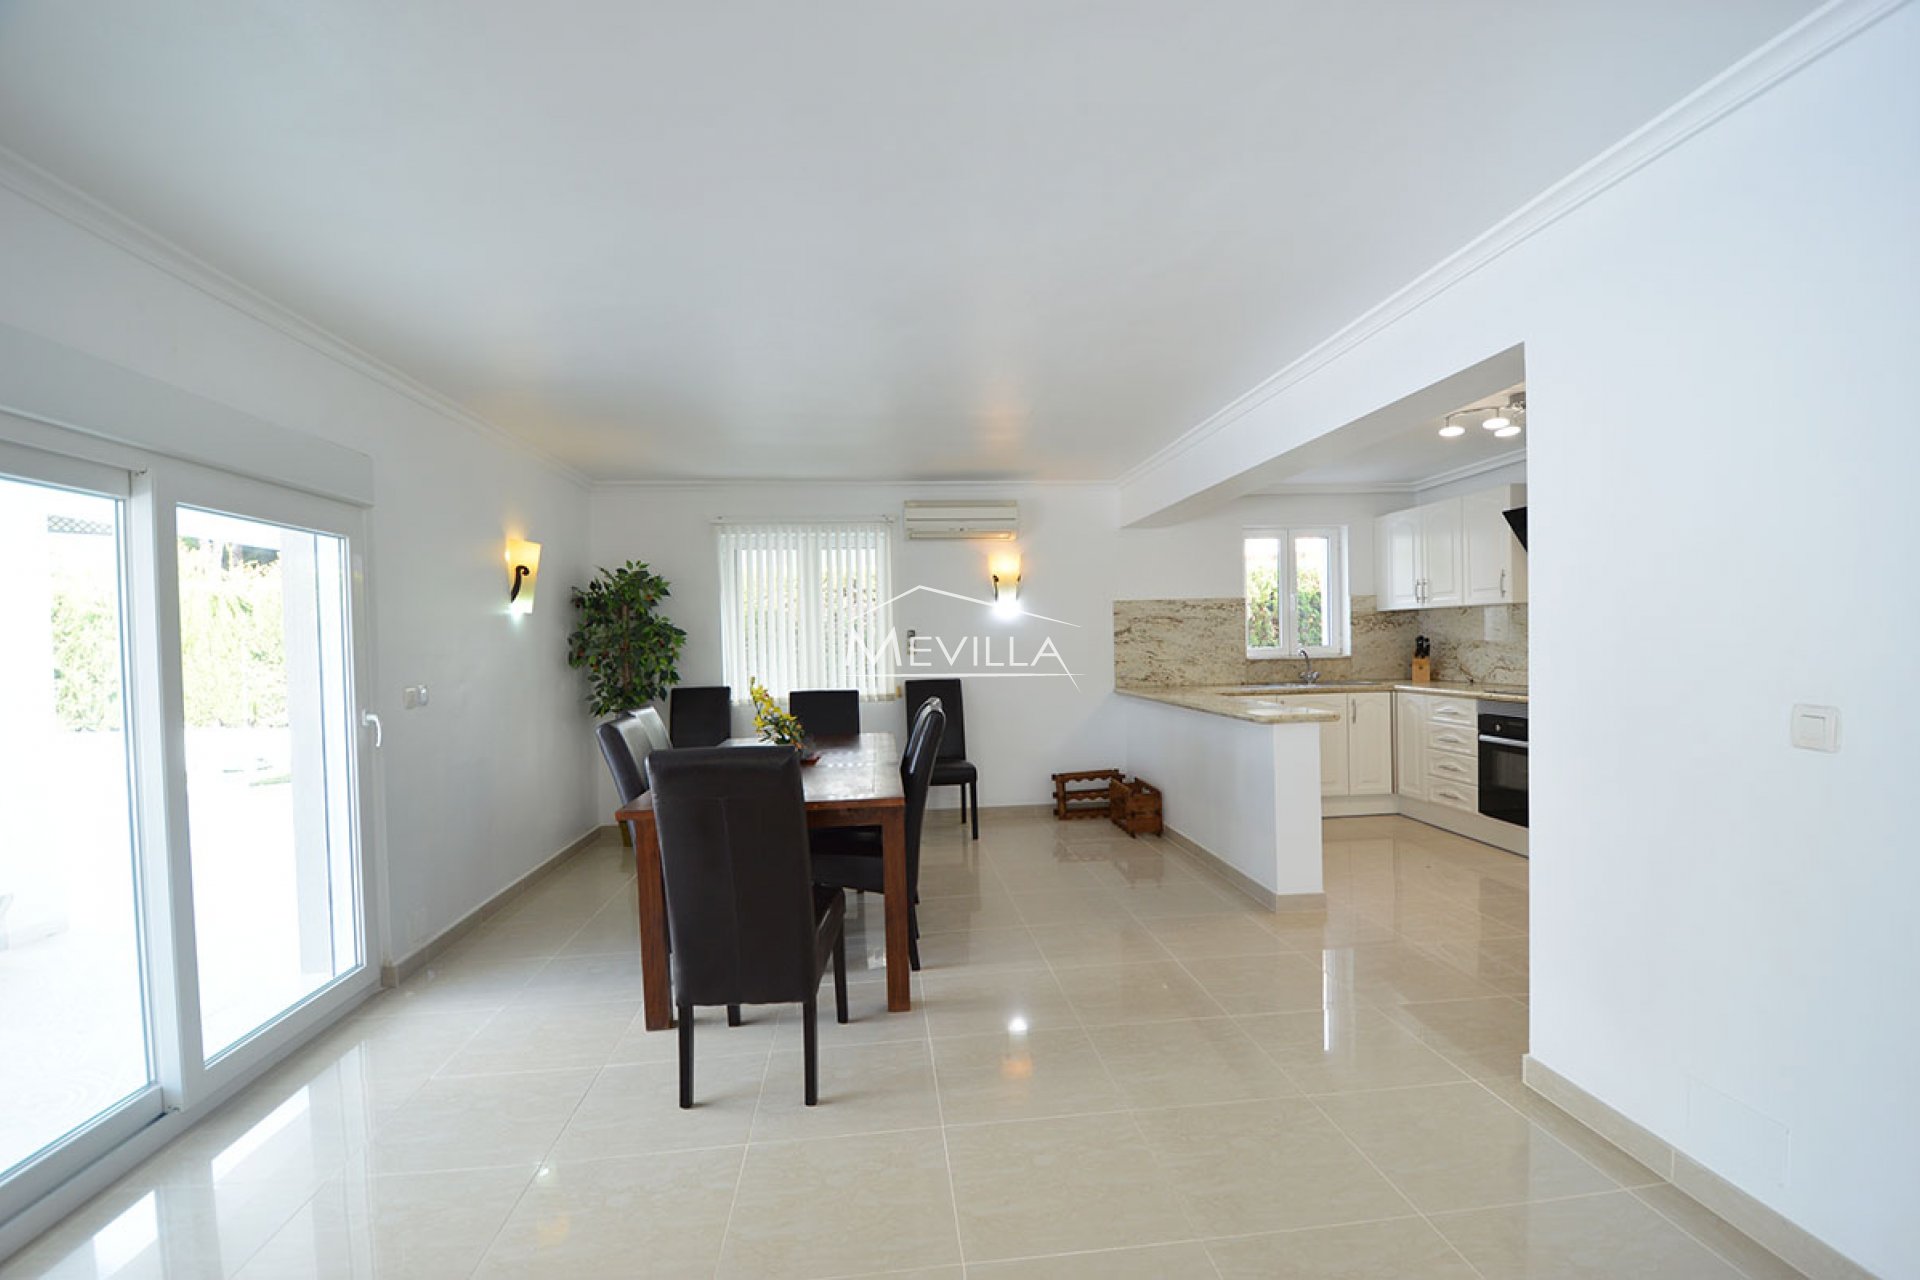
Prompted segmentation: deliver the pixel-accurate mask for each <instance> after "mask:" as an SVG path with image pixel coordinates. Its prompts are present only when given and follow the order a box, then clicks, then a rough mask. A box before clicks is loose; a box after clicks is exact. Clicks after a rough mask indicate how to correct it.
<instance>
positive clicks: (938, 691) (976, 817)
mask: <svg viewBox="0 0 1920 1280" xmlns="http://www.w3.org/2000/svg"><path fill="white" fill-rule="evenodd" d="M905 692H906V695H907V716H908V717H909V719H911V717H912V716H913V714H914V712H916V711H917V710H919V708H920V705H921V704H922V703H924V702H925V701H926V700H927V699H928V698H938V699H940V705H941V706H942V707H943V708H944V709H945V710H946V713H947V732H946V736H945V737H943V738H941V740H940V760H939V762H938V763H937V764H935V765H934V766H933V785H934V786H936V787H959V788H960V821H962V822H965V821H966V820H967V817H968V815H969V813H971V815H972V817H973V838H974V839H975V840H978V839H979V838H980V771H979V770H978V769H976V768H974V767H973V762H972V761H970V760H968V759H967V712H966V704H965V703H963V702H962V701H961V700H960V682H959V681H958V680H954V679H944V680H909V681H907V682H906V690H905ZM969 800H971V801H972V803H971V804H969V803H968V801H969Z"/></svg>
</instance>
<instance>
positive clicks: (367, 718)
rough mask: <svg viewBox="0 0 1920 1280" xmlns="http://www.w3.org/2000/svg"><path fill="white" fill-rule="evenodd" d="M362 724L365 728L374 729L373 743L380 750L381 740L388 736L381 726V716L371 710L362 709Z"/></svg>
mask: <svg viewBox="0 0 1920 1280" xmlns="http://www.w3.org/2000/svg"><path fill="white" fill-rule="evenodd" d="M360 724H361V726H362V727H363V728H367V729H372V730H373V745H374V748H375V749H376V750H378V749H379V746H380V742H381V740H382V739H383V738H385V737H386V734H385V732H384V731H383V730H382V729H381V727H380V717H379V716H377V715H375V714H373V712H371V711H362V712H361V713H360Z"/></svg>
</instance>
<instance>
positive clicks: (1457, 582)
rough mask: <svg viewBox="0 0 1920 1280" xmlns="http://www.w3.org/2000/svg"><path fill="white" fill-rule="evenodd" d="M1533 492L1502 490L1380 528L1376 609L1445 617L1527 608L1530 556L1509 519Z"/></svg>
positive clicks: (1411, 513) (1391, 515) (1380, 522)
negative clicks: (1455, 612)
mask: <svg viewBox="0 0 1920 1280" xmlns="http://www.w3.org/2000/svg"><path fill="white" fill-rule="evenodd" d="M1526 500H1527V487H1526V486H1525V485H1519V484H1507V485H1496V486H1494V487H1493V488H1491V489H1484V490H1481V491H1480V492H1478V493H1470V494H1468V495H1467V496H1466V497H1464V498H1447V499H1445V500H1444V501H1441V502H1429V503H1427V504H1425V505H1424V506H1418V507H1408V508H1407V509H1406V510H1404V511H1389V512H1388V513H1387V514H1385V515H1383V516H1377V517H1375V519H1374V522H1373V545H1374V555H1373V558H1374V607H1375V608H1378V609H1382V610H1390V609H1445V608H1451V607H1454V606H1457V605H1485V604H1519V603H1522V602H1523V601H1525V600H1526V598H1527V553H1526V549H1525V548H1523V547H1522V546H1521V545H1520V541H1519V539H1517V538H1515V537H1514V536H1513V530H1512V529H1511V528H1509V527H1508V525H1507V521H1506V517H1505V514H1504V513H1505V512H1506V511H1507V509H1508V508H1509V507H1517V506H1523V505H1525V503H1526Z"/></svg>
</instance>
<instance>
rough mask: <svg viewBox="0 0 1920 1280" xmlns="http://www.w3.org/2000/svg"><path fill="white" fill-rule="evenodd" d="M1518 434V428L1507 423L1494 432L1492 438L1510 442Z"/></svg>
mask: <svg viewBox="0 0 1920 1280" xmlns="http://www.w3.org/2000/svg"><path fill="white" fill-rule="evenodd" d="M1519 434H1520V428H1518V427H1516V426H1514V425H1513V424H1512V423H1508V424H1507V425H1506V426H1504V427H1502V428H1500V429H1499V430H1498V431H1496V432H1494V433H1493V438H1494V439H1495V440H1511V439H1513V437H1515V436H1517V435H1519Z"/></svg>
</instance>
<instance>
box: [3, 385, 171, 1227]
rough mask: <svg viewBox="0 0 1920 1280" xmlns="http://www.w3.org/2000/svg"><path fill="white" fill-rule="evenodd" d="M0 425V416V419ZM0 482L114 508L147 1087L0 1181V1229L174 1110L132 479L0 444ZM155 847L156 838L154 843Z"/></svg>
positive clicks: (146, 640) (146, 643)
mask: <svg viewBox="0 0 1920 1280" xmlns="http://www.w3.org/2000/svg"><path fill="white" fill-rule="evenodd" d="M5 416H9V415H0V417H5ZM0 475H5V476H6V477H8V478H9V479H17V480H20V481H24V482H25V483H28V484H35V485H45V486H48V487H51V488H57V489H67V490H72V491H75V492H80V493H90V494H97V495H99V496H101V497H106V498H112V499H114V500H115V501H117V502H118V503H119V513H120V514H119V521H118V523H119V528H118V529H117V530H116V531H115V538H116V541H117V544H118V545H117V548H116V549H117V552H118V555H119V559H120V670H121V697H122V706H123V711H122V719H123V721H124V724H123V732H124V733H125V735H126V736H125V739H124V741H125V749H126V756H127V759H126V769H127V799H128V806H127V809H128V812H127V819H128V835H129V838H130V843H131V846H132V847H131V848H130V849H129V850H128V854H129V858H128V868H127V870H128V874H129V875H130V876H132V878H133V893H134V914H135V918H136V920H137V922H138V924H139V927H140V933H141V936H140V938H139V939H138V942H137V944H136V951H137V954H138V957H139V961H140V984H141V987H142V997H143V1007H142V1010H141V1013H142V1016H143V1017H144V1018H145V1020H146V1027H145V1031H146V1037H147V1045H146V1049H147V1065H148V1071H149V1081H148V1083H147V1085H146V1086H145V1087H144V1088H142V1089H139V1090H136V1091H135V1092H133V1093H131V1094H129V1095H128V1096H127V1097H125V1098H123V1099H121V1100H120V1101H119V1102H117V1103H115V1104H113V1105H112V1106H110V1107H108V1108H107V1109H106V1110H104V1111H101V1112H99V1113H98V1114H96V1115H94V1116H93V1117H92V1118H90V1119H88V1120H86V1121H84V1122H82V1123H81V1124H80V1125H79V1126H78V1127H76V1128H75V1129H73V1130H71V1131H70V1132H68V1133H67V1134H66V1135H65V1136H64V1137H62V1138H59V1139H57V1140H56V1141H55V1143H54V1144H53V1146H52V1148H51V1149H50V1150H48V1151H46V1152H45V1154H43V1155H41V1156H39V1157H38V1158H36V1159H34V1160H32V1161H30V1162H29V1163H28V1164H26V1165H25V1166H23V1167H22V1168H21V1170H20V1172H19V1173H17V1174H16V1175H14V1176H13V1177H11V1178H9V1179H7V1180H5V1181H0V1222H5V1221H7V1220H8V1219H10V1218H12V1217H13V1216H14V1215H16V1214H17V1213H19V1212H20V1211H21V1210H23V1209H26V1208H28V1207H29V1206H31V1205H32V1204H33V1202H34V1201H35V1200H37V1199H38V1198H39V1197H40V1196H41V1195H43V1194H45V1192H46V1190H47V1189H49V1188H51V1187H54V1186H57V1185H59V1184H60V1183H61V1182H64V1181H65V1180H67V1179H68V1178H71V1177H73V1176H74V1175H75V1174H76V1173H79V1172H80V1171H81V1170H84V1169H85V1168H86V1167H87V1166H89V1165H91V1164H93V1163H94V1162H96V1161H98V1160H100V1159H101V1158H102V1157H104V1156H107V1155H109V1154H111V1153H112V1152H113V1151H115V1150H116V1149H118V1148H119V1147H120V1146H121V1145H122V1144H124V1143H125V1142H127V1141H128V1140H129V1139H131V1138H132V1137H133V1136H134V1135H136V1134H138V1133H139V1132H140V1131H141V1130H142V1129H145V1128H146V1127H147V1126H149V1125H151V1124H153V1123H154V1122H155V1121H156V1120H159V1119H160V1118H162V1117H163V1116H164V1115H165V1114H166V1112H167V1111H168V1110H169V1109H170V1108H171V1107H172V1106H173V1105H175V1104H174V1103H173V1102H172V1100H171V1099H170V1098H168V1097H167V1092H166V1086H165V1084H164V1079H163V1078H164V1074H165V1065H164V1059H165V1054H164V1047H163V1043H162V1039H163V1037H162V1023H163V1022H164V1021H165V1018H164V1016H163V1014H164V1010H163V1007H162V1005H161V1004H160V997H161V990H160V988H161V986H162V985H163V984H162V983H161V982H160V981H158V979H159V978H160V976H161V975H160V971H161V970H162V969H164V968H165V967H166V966H165V965H164V964H163V963H159V962H158V960H159V957H160V955H161V948H162V947H163V946H164V945H165V944H164V939H162V938H160V937H158V936H156V935H155V933H154V924H155V923H156V921H155V915H156V912H155V911H154V904H155V894H154V885H153V883H152V880H151V877H150V875H149V874H148V873H149V870H150V868H151V867H152V865H153V862H154V857H153V854H154V852H155V849H156V846H155V845H154V844H153V835H154V833H153V832H152V831H151V830H150V828H149V827H148V826H147V824H146V822H145V821H143V815H144V811H145V807H146V799H147V792H148V791H149V790H150V789H151V788H150V787H148V786H146V785H144V783H145V781H146V774H145V771H144V770H143V769H142V768H141V767H140V766H141V761H142V759H143V757H144V754H145V752H146V750H147V748H148V746H149V743H148V741H147V739H149V738H151V737H152V736H153V735H152V733H151V732H150V731H148V726H147V722H146V721H145V720H144V719H143V718H142V716H141V715H140V711H139V706H138V703H139V696H140V685H139V681H138V678H137V675H136V672H135V668H136V667H137V665H138V662H139V655H140V653H141V652H142V651H143V650H144V649H147V648H150V647H151V644H150V641H151V639H152V637H151V636H150V635H149V634H148V627H147V626H146V625H145V624H144V623H143V621H142V619H141V617H140V616H139V612H138V610H137V608H136V606H135V604H134V600H135V597H136V594H137V593H136V590H135V584H134V579H135V577H136V576H137V575H136V568H135V563H134V557H133V555H132V554H131V546H130V544H131V543H132V541H133V532H134V530H135V529H136V527H137V526H138V525H139V523H140V516H139V514H138V513H137V511H136V510H135V503H134V501H133V492H132V490H133V484H132V480H133V477H132V476H131V474H130V473H129V472H128V471H127V470H126V469H125V468H123V467H115V466H110V465H105V464H102V463H97V462H88V461H83V460H81V459H78V458H73V457H68V456H66V455H64V454H58V453H51V452H47V451H44V450H41V449H38V448H35V447H33V446H31V445H24V444H14V443H12V442H10V441H8V440H4V439H0ZM162 840H163V842H164V837H162Z"/></svg>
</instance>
